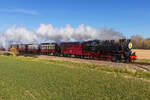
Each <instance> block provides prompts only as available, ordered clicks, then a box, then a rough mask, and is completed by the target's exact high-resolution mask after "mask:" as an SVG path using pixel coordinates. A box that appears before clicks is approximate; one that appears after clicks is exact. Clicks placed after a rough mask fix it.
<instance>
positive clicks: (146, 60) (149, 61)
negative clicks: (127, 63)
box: [136, 59, 150, 63]
mask: <svg viewBox="0 0 150 100" xmlns="http://www.w3.org/2000/svg"><path fill="white" fill-rule="evenodd" d="M136 62H142V63H150V59H137V60H136Z"/></svg>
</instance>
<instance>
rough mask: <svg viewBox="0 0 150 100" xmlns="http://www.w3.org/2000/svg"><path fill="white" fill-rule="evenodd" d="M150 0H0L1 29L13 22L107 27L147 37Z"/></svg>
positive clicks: (125, 33) (149, 20)
mask: <svg viewBox="0 0 150 100" xmlns="http://www.w3.org/2000/svg"><path fill="white" fill-rule="evenodd" d="M149 5H150V0H1V2H0V31H3V30H5V29H7V28H8V27H10V26H12V25H25V26H26V27H27V28H28V29H34V28H37V27H39V25H40V24H52V25H53V26H55V27H63V26H65V25H66V24H70V25H71V26H72V27H77V26H78V25H79V24H85V25H88V26H92V27H96V28H103V27H109V28H113V29H114V30H116V31H119V32H122V33H123V34H124V35H125V36H128V37H129V36H131V35H133V34H140V35H142V36H143V37H150V6H149Z"/></svg>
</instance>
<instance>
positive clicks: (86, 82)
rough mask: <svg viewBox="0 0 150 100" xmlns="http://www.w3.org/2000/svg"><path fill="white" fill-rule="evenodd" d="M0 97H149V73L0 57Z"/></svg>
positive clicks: (42, 99) (138, 99) (56, 99)
mask: <svg viewBox="0 0 150 100" xmlns="http://www.w3.org/2000/svg"><path fill="white" fill-rule="evenodd" d="M0 100H150V72H149V71H141V70H131V69H123V68H112V67H103V66H96V65H93V64H84V63H83V64H79V63H75V62H69V61H58V60H57V61H56V60H41V59H40V60H39V59H37V58H31V57H26V58H25V57H12V56H0Z"/></svg>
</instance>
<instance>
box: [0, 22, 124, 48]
mask: <svg viewBox="0 0 150 100" xmlns="http://www.w3.org/2000/svg"><path fill="white" fill-rule="evenodd" d="M118 38H124V36H123V35H122V34H121V33H119V32H116V31H114V30H113V29H109V28H106V27H105V28H103V29H96V28H93V27H90V26H84V25H83V24H81V25H79V26H78V27H77V28H73V27H71V26H70V25H69V24H68V25H66V26H65V27H63V28H54V27H53V26H52V25H51V24H41V25H40V27H38V28H37V29H35V30H34V31H30V30H27V28H26V27H25V26H16V25H14V26H12V27H10V28H8V29H7V30H6V31H4V32H1V34H0V47H4V48H8V47H9V45H10V44H14V43H15V44H23V43H40V42H43V41H47V42H50V41H56V42H61V41H84V40H90V39H101V40H106V39H118Z"/></svg>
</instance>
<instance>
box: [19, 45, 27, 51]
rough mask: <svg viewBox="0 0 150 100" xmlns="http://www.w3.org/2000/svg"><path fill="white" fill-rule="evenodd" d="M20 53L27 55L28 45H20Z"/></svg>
mask: <svg viewBox="0 0 150 100" xmlns="http://www.w3.org/2000/svg"><path fill="white" fill-rule="evenodd" d="M18 51H19V53H26V52H27V45H26V44H19V45H18Z"/></svg>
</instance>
